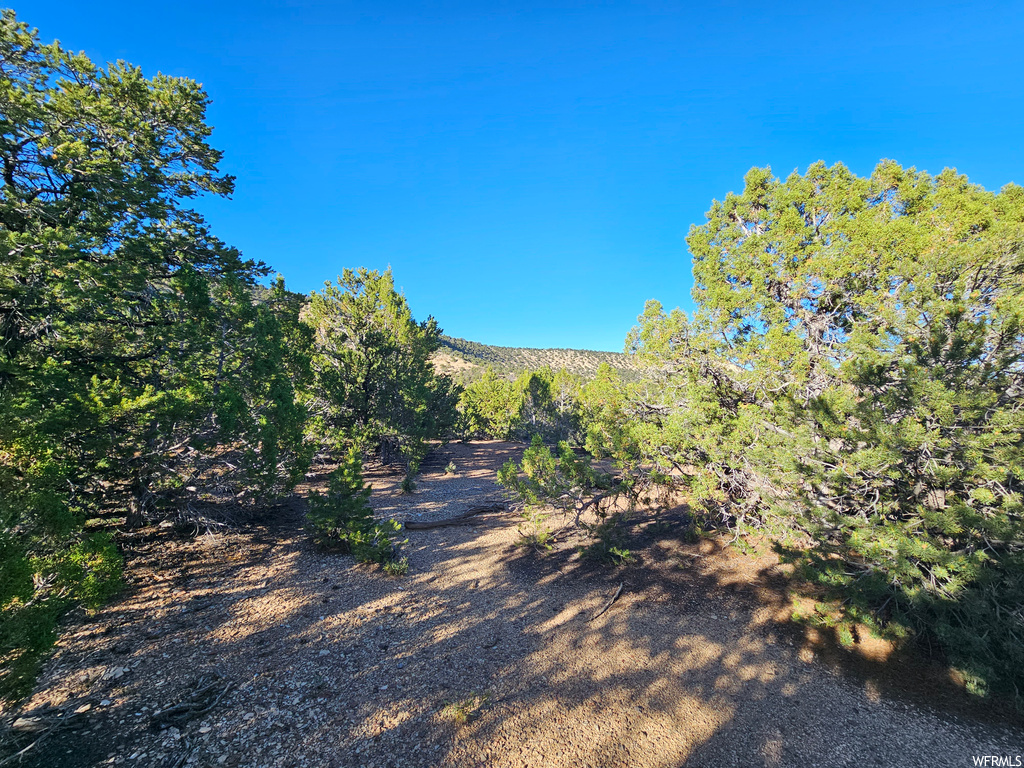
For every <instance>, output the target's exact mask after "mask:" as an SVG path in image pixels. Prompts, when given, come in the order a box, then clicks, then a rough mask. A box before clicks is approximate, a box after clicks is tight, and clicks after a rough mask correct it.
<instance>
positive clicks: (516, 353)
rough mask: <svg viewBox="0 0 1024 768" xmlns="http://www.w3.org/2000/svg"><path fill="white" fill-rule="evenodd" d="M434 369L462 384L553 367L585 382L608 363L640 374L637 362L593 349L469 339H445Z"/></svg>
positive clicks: (445, 337) (442, 341)
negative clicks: (487, 376) (492, 374)
mask: <svg viewBox="0 0 1024 768" xmlns="http://www.w3.org/2000/svg"><path fill="white" fill-rule="evenodd" d="M433 360H434V365H435V367H436V368H437V369H438V371H440V372H441V373H448V374H451V375H453V376H455V377H456V378H458V379H462V380H472V379H474V378H476V377H477V376H479V375H480V374H482V373H483V372H484V370H486V369H487V368H488V367H491V368H493V369H494V370H495V371H496V372H498V373H501V374H515V373H519V372H520V371H524V370H527V369H529V370H536V369H538V368H543V367H544V366H550V367H551V369H552V370H556V371H557V370H558V369H559V368H565V369H566V370H567V371H569V372H570V373H575V374H577V375H579V376H582V377H584V378H587V379H589V378H592V377H593V376H594V374H595V373H596V372H597V368H598V366H599V365H601V363H608V364H609V365H610V366H612V367H613V368H617V369H618V370H620V371H622V372H623V373H633V372H635V371H636V370H638V366H637V365H636V363H635V361H634V360H633V359H632V358H631V357H629V356H628V355H624V354H622V353H621V352H595V351H593V350H589V349H531V348H529V347H496V346H492V345H490V344H481V343H479V342H476V341H467V340H466V339H455V338H452V337H451V336H443V337H442V339H441V349H439V350H438V351H437V352H436V353H435V354H434V358H433Z"/></svg>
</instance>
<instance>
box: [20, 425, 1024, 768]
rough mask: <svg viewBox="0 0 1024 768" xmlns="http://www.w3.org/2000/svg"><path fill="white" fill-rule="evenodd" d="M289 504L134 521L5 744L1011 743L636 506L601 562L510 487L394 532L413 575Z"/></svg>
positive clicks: (489, 468)
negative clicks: (327, 537) (825, 633)
mask: <svg viewBox="0 0 1024 768" xmlns="http://www.w3.org/2000/svg"><path fill="white" fill-rule="evenodd" d="M520 451H521V446H516V445H512V444H506V443H474V444H472V445H468V446H462V445H452V446H448V447H446V448H444V449H441V453H440V454H439V455H437V456H435V457H433V459H432V460H431V462H429V463H428V464H427V465H426V466H427V467H428V469H427V471H426V472H425V474H424V475H423V477H422V478H421V479H420V482H419V488H418V490H417V493H416V494H413V495H411V496H402V495H400V494H399V493H398V484H399V481H400V479H401V476H400V475H389V474H386V473H385V472H383V471H377V472H375V473H371V474H370V476H369V477H368V479H369V480H370V481H371V482H372V483H373V485H374V502H375V505H376V506H377V509H378V512H379V513H380V514H382V515H387V516H391V517H394V518H396V519H402V520H409V519H415V520H430V519H441V518H444V517H450V516H453V515H455V514H458V513H460V512H462V511H465V510H466V509H468V508H470V507H473V506H478V505H482V504H486V503H489V502H490V501H491V500H493V499H496V498H500V494H499V492H498V489H497V488H496V487H495V485H494V482H493V478H494V473H495V471H496V469H497V467H498V466H499V465H500V464H501V463H502V462H504V461H505V460H506V459H507V458H509V457H510V456H515V455H517V454H518V452H520ZM448 461H452V462H454V464H455V467H456V473H455V474H453V475H446V474H444V472H443V467H444V466H445V465H447V463H448ZM321 480H322V478H312V479H311V484H312V485H316V483H317V482H319V481H321ZM306 490H308V488H307V489H306ZM302 504H303V502H302V500H301V498H296V499H294V500H292V502H291V503H290V504H288V505H286V506H284V507H282V508H280V509H278V510H275V511H274V514H272V515H268V516H267V519H266V520H265V521H263V522H262V523H261V524H259V525H253V526H250V527H248V528H246V529H244V530H235V531H232V532H229V533H219V534H208V535H202V536H199V537H197V538H194V539H186V540H183V539H180V538H175V537H173V536H171V534H170V533H169V532H167V531H160V530H155V531H151V532H149V533H148V537H143V538H140V539H139V540H137V541H135V542H134V544H133V545H132V547H131V549H130V551H129V552H127V555H128V567H129V573H130V574H131V577H132V582H131V584H130V587H129V589H128V590H126V591H125V593H124V594H123V595H122V597H121V598H120V599H119V600H118V601H117V602H115V603H114V604H112V605H110V606H108V607H107V608H105V609H103V610H102V611H100V612H99V613H97V614H96V615H94V616H85V615H76V616H72V617H70V619H69V621H68V622H67V625H66V627H65V631H64V633H63V635H62V637H61V640H60V642H59V644H58V647H57V649H56V653H55V654H54V656H53V657H52V659H51V660H50V662H49V663H48V665H47V667H46V669H45V670H44V673H43V675H42V677H41V678H40V682H39V685H38V687H37V690H36V692H35V693H34V695H33V696H32V697H31V698H30V699H29V700H27V701H26V702H24V703H23V704H22V705H21V707H20V708H19V709H18V710H17V711H13V712H7V713H4V716H5V718H6V719H5V722H6V723H8V724H10V723H11V722H12V721H13V720H14V718H16V717H17V718H21V720H20V723H19V729H18V730H17V731H16V732H14V733H13V735H12V732H10V731H8V732H7V733H6V735H5V736H4V739H5V741H4V742H3V744H0V750H6V751H7V754H13V753H14V752H15V751H17V750H18V749H21V748H24V747H25V746H28V745H29V744H31V743H32V742H33V741H34V740H35V739H37V738H38V737H39V736H40V735H43V738H42V739H41V740H40V741H38V743H36V744H35V746H34V747H33V748H31V749H30V750H29V751H28V752H27V753H25V754H24V755H23V756H22V757H21V758H16V759H15V760H14V761H13V763H12V764H20V765H24V766H38V767H40V768H42V767H43V766H46V767H47V768H49V767H51V766H60V767H61V768H79V767H82V768H84V767H85V766H103V765H129V766H131V765H138V766H168V767H171V766H174V767H175V768H179V767H180V766H204V767H206V766H209V767H215V766H232V767H234V766H252V767H253V768H257V767H259V768H264V767H268V768H269V767H270V766H303V767H306V766H309V767H314V766H325V767H328V766H330V767H332V768H333V767H340V766H353V767H355V766H377V767H378V768H383V767H384V766H395V767H397V766H452V767H453V768H455V767H458V768H472V767H474V766H594V767H595V768H596V767H598V766H601V767H610V766H651V767H654V766H659V767H665V768H669V767H675V766H682V765H688V766H859V767H866V766H970V765H973V764H974V763H973V762H972V757H973V756H980V755H1011V756H1016V755H1020V754H1024V731H1022V729H1021V723H1020V722H1019V721H1017V720H1015V719H1014V716H1013V715H1011V714H1009V713H1007V712H1005V711H1000V710H997V709H994V708H992V707H980V706H977V705H975V704H972V703H971V702H970V701H969V700H968V699H967V697H966V696H965V695H964V694H963V693H962V692H961V690H960V689H959V688H958V687H957V686H956V684H955V681H953V680H952V679H951V678H950V675H949V673H948V671H946V670H944V669H942V668H941V667H940V666H939V665H937V664H936V663H934V662H927V661H922V660H919V659H916V658H913V657H908V656H901V655H899V654H894V653H893V652H892V650H891V649H890V648H889V647H888V646H886V645H885V644H883V643H880V642H878V641H873V640H870V639H869V638H866V637H865V638H861V640H860V642H859V644H858V647H857V648H855V649H854V650H853V651H848V650H844V649H842V648H839V647H838V646H836V645H834V644H832V643H830V642H829V639H828V638H824V637H821V636H818V635H816V634H815V633H813V632H808V631H806V630H804V629H802V628H800V627H798V626H796V625H793V624H792V623H790V622H788V621H787V619H788V616H789V614H790V600H789V597H788V596H787V589H786V586H787V574H786V573H785V571H784V570H783V569H782V568H781V567H780V566H779V565H778V563H777V562H776V561H775V560H774V559H773V558H772V557H771V556H767V555H761V556H754V555H742V554H739V553H737V552H736V551H735V550H733V549H725V548H723V547H722V546H720V545H719V544H718V543H717V542H715V541H702V542H699V543H696V544H687V543H684V542H681V541H677V540H675V539H673V538H672V537H671V531H672V530H673V527H672V526H660V527H659V526H653V525H652V526H648V527H645V526H643V525H638V526H637V527H636V529H635V531H636V534H637V536H638V537H639V538H638V539H637V541H636V544H635V546H636V549H635V551H636V553H637V554H638V557H639V561H640V562H639V563H638V564H634V565H632V566H629V567H625V568H619V569H616V568H609V567H607V566H600V565H594V564H588V563H587V562H585V561H582V560H581V559H580V557H579V554H578V552H577V549H576V547H575V546H574V544H575V543H576V542H575V541H574V534H573V532H572V530H571V529H570V528H569V527H565V528H564V529H560V530H558V531H557V532H556V535H555V549H554V550H553V551H551V552H548V553H545V554H542V553H538V552H535V551H533V550H531V549H528V548H524V547H522V546H518V545H517V543H518V542H519V541H520V540H521V538H522V537H521V536H520V533H519V530H518V529H519V527H520V526H521V524H522V522H523V521H522V518H520V517H519V516H518V515H517V514H515V513H514V512H504V513H494V514H485V515H480V516H478V517H476V518H474V524H473V525H464V526H457V527H454V526H453V527H445V528H435V529H430V530H422V531H408V532H407V536H408V538H409V541H408V544H406V546H405V552H406V554H407V555H408V557H409V564H410V569H409V574H408V575H407V576H405V577H400V578H393V577H388V576H385V575H384V574H383V573H381V572H380V571H379V570H374V569H371V568H368V567H365V566H358V565H356V564H354V563H353V562H352V560H351V559H350V558H346V557H343V556H339V555H332V554H326V553H322V552H318V551H316V550H315V549H313V548H312V547H311V546H310V544H309V542H308V538H307V536H305V535H304V534H303V533H302V531H301V529H300V524H301V513H302ZM562 522H563V521H561V520H560V519H559V518H558V517H557V516H553V517H552V518H551V519H550V521H549V524H550V525H551V526H552V527H554V528H559V526H561V525H562ZM641 522H642V521H641ZM619 585H622V592H621V596H620V597H619V599H618V600H616V601H615V602H614V603H613V604H612V605H611V607H610V608H609V609H608V610H607V611H606V612H604V613H603V614H601V615H600V616H597V617H596V618H595V616H596V614H598V612H599V611H600V609H601V608H602V607H604V606H605V605H606V604H607V603H608V601H609V599H610V598H611V597H612V596H613V595H614V594H615V593H616V591H617V590H618V587H619ZM33 727H35V728H37V729H38V730H37V731H36V732H35V733H32V728H33ZM3 754H4V753H3V752H2V751H0V756H2V755H3ZM1010 764H1013V763H1012V762H1011V763H1010Z"/></svg>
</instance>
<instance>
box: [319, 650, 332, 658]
mask: <svg viewBox="0 0 1024 768" xmlns="http://www.w3.org/2000/svg"><path fill="white" fill-rule="evenodd" d="M317 655H318V656H330V655H331V652H330V651H328V650H327V649H324V650H322V651H320V653H319V654H317Z"/></svg>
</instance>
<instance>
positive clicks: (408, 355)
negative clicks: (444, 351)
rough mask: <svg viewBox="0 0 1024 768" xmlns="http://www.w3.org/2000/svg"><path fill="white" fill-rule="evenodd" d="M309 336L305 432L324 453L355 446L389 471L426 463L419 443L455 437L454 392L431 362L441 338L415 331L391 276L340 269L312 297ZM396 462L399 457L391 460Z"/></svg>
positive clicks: (421, 328) (428, 328)
mask: <svg viewBox="0 0 1024 768" xmlns="http://www.w3.org/2000/svg"><path fill="white" fill-rule="evenodd" d="M304 320H305V322H306V323H307V325H308V327H309V328H310V329H311V330H312V333H313V357H312V371H313V374H312V382H311V385H310V387H309V395H308V397H309V403H310V409H311V411H312V413H313V414H314V418H313V420H312V423H311V432H312V435H313V436H314V437H315V439H316V440H317V441H319V442H322V443H324V444H327V445H333V446H334V447H342V446H344V445H345V444H347V443H348V442H349V441H351V440H354V441H355V442H356V443H357V444H358V445H359V446H361V447H368V448H371V449H374V450H379V451H380V452H381V459H382V460H383V461H384V462H385V463H390V462H391V461H392V460H393V459H394V458H397V455H400V456H401V457H402V458H403V459H404V460H405V461H406V462H407V463H409V462H419V461H420V460H422V458H423V456H425V455H426V445H425V441H426V440H429V439H434V438H446V437H448V436H449V435H450V433H451V432H452V431H453V429H454V426H455V421H456V419H457V412H456V410H455V405H456V403H457V402H458V397H459V389H458V387H457V386H456V385H455V384H454V383H453V382H452V380H451V378H450V377H448V376H443V375H438V374H437V373H436V372H435V371H434V367H433V364H432V363H431V362H430V357H431V355H432V354H433V353H434V352H435V351H436V350H437V348H438V345H439V343H440V342H439V339H440V335H441V331H440V329H439V328H438V327H437V323H436V322H435V321H434V319H433V318H428V319H427V320H425V321H424V322H421V323H417V322H416V321H415V320H413V317H412V314H411V312H410V310H409V305H408V303H407V302H406V300H405V297H404V296H402V295H401V294H400V293H398V292H397V291H396V290H395V284H394V278H393V276H392V274H391V270H388V271H386V272H384V273H379V272H376V271H373V270H367V269H358V270H350V269H346V270H345V271H344V272H343V273H342V276H341V277H340V278H339V279H338V284H337V285H334V284H332V283H330V282H328V283H325V284H324V289H323V290H322V291H319V292H314V293H313V294H312V295H311V296H310V301H309V305H308V307H307V309H306V312H305V315H304ZM392 454H397V455H392Z"/></svg>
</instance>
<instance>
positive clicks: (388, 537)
mask: <svg viewBox="0 0 1024 768" xmlns="http://www.w3.org/2000/svg"><path fill="white" fill-rule="evenodd" d="M370 491H371V489H370V487H369V486H367V485H366V484H365V483H364V482H363V461H362V457H361V456H360V454H359V451H358V450H356V449H355V448H351V449H349V451H348V453H347V454H346V455H345V458H344V459H343V460H342V462H341V463H340V464H339V465H338V468H337V469H336V470H335V471H334V473H333V474H332V475H331V480H330V483H329V485H328V488H327V493H325V494H321V493H312V494H310V497H309V511H308V512H307V513H306V521H307V525H308V526H309V529H310V530H311V532H312V533H313V538H314V540H315V541H316V542H317V543H318V544H319V545H320V546H322V547H324V548H327V549H333V550H337V551H340V552H345V553H348V554H351V555H353V556H354V557H355V559H356V560H357V561H358V562H361V563H389V562H392V561H395V560H397V559H398V548H399V546H400V544H398V543H396V542H395V541H394V536H395V534H397V533H398V532H399V531H401V530H402V526H401V524H400V523H397V522H395V521H394V520H386V521H378V520H376V519H375V518H374V516H373V508H372V507H370V503H369V500H370Z"/></svg>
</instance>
